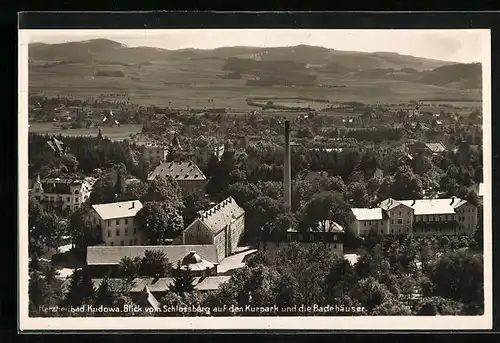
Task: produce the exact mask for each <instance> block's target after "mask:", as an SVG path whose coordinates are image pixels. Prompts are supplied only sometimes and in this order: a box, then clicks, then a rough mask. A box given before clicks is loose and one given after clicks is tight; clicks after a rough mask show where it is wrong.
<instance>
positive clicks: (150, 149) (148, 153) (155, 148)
mask: <svg viewBox="0 0 500 343" xmlns="http://www.w3.org/2000/svg"><path fill="white" fill-rule="evenodd" d="M142 155H143V156H144V159H145V160H147V161H149V163H151V165H153V166H157V165H158V164H160V163H161V162H164V161H166V160H167V155H168V149H167V148H165V147H162V146H159V145H154V144H147V145H145V146H144V150H143V151H142Z"/></svg>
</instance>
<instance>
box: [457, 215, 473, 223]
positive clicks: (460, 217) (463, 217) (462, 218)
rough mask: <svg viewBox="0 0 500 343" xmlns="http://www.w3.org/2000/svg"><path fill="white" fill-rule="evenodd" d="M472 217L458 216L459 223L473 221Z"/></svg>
mask: <svg viewBox="0 0 500 343" xmlns="http://www.w3.org/2000/svg"><path fill="white" fill-rule="evenodd" d="M474 218H475V217H474V216H458V220H459V221H462V222H463V221H466V220H474Z"/></svg>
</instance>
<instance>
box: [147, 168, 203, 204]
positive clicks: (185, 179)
mask: <svg viewBox="0 0 500 343" xmlns="http://www.w3.org/2000/svg"><path fill="white" fill-rule="evenodd" d="M157 176H160V177H163V178H164V177H167V176H170V177H172V178H173V179H174V180H175V181H176V182H177V183H178V184H179V187H180V188H181V190H182V193H183V196H186V195H189V194H192V193H197V194H199V195H200V196H204V195H205V187H206V184H207V178H206V176H205V175H204V174H203V172H202V171H201V170H200V168H198V166H197V165H196V164H195V163H194V162H191V161H182V162H164V163H161V164H160V165H158V166H157V167H156V168H155V169H154V170H153V171H152V172H151V173H150V174H149V175H148V180H150V181H151V180H154V179H155V178H156V177H157Z"/></svg>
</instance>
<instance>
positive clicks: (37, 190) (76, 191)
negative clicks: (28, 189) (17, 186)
mask: <svg viewBox="0 0 500 343" xmlns="http://www.w3.org/2000/svg"><path fill="white" fill-rule="evenodd" d="M35 192H36V193H40V188H36V189H35ZM74 194H80V191H79V190H78V189H77V190H75V192H74ZM68 199H69V198H68ZM68 201H69V200H68Z"/></svg>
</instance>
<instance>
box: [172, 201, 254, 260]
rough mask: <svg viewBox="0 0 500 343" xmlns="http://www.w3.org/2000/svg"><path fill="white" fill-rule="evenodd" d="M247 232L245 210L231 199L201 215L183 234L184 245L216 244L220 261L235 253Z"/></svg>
mask: <svg viewBox="0 0 500 343" xmlns="http://www.w3.org/2000/svg"><path fill="white" fill-rule="evenodd" d="M244 230H245V210H243V209H242V208H241V207H240V206H239V205H238V204H237V203H236V201H235V200H234V199H233V198H232V197H229V198H227V199H225V200H224V201H222V202H220V203H218V204H217V205H215V206H214V207H212V208H210V209H209V210H207V211H205V212H202V213H200V214H199V216H198V218H196V219H195V220H194V221H193V222H192V223H191V224H190V225H189V226H188V227H187V228H186V229H185V230H184V231H183V233H182V244H214V245H215V247H216V249H217V256H218V258H219V260H222V259H224V258H225V257H227V256H229V255H231V254H233V253H234V251H235V249H236V247H237V246H238V243H239V242H240V240H241V238H242V237H243V233H244Z"/></svg>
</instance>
